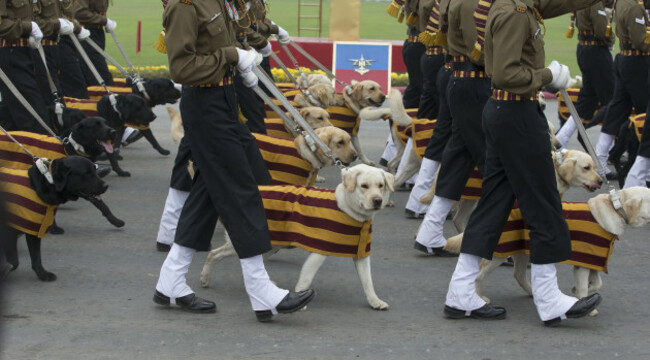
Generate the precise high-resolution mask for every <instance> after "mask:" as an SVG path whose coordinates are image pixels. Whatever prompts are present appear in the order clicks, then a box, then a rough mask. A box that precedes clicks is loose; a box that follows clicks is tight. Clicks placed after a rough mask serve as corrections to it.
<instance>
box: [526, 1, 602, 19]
mask: <svg viewBox="0 0 650 360" xmlns="http://www.w3.org/2000/svg"><path fill="white" fill-rule="evenodd" d="M600 1H601V0H539V5H538V10H539V13H540V14H541V15H542V17H543V18H544V19H550V18H554V17H556V16H560V15H564V14H568V13H570V12H572V11H576V10H581V9H584V8H586V7H588V6H591V5H593V4H595V3H597V2H600Z"/></svg>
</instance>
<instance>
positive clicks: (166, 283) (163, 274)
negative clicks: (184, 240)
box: [156, 244, 196, 304]
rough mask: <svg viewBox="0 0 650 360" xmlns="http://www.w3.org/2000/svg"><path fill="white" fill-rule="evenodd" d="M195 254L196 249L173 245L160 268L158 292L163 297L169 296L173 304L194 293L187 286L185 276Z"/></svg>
mask: <svg viewBox="0 0 650 360" xmlns="http://www.w3.org/2000/svg"><path fill="white" fill-rule="evenodd" d="M195 252H196V250H194V249H190V248H188V247H185V246H181V245H178V244H173V245H172V248H171V249H170V250H169V253H168V254H167V258H166V259H165V262H164V263H163V265H162V267H161V268H160V277H158V284H156V290H158V291H159V292H161V293H162V294H163V295H166V296H169V299H170V302H171V303H172V304H175V303H176V298H179V297H183V296H185V295H189V294H191V293H193V292H194V291H192V289H190V287H189V286H188V285H187V280H186V279H185V274H187V270H188V269H189V267H190V264H191V263H192V257H194V253H195Z"/></svg>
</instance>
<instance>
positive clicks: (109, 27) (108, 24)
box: [104, 18, 117, 33]
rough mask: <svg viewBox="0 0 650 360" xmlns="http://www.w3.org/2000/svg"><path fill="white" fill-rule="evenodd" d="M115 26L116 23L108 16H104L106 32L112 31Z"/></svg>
mask: <svg viewBox="0 0 650 360" xmlns="http://www.w3.org/2000/svg"><path fill="white" fill-rule="evenodd" d="M116 27H117V23H116V22H115V21H113V20H111V19H109V18H106V25H105V26H104V28H105V29H106V32H109V33H110V32H113V30H115V28H116Z"/></svg>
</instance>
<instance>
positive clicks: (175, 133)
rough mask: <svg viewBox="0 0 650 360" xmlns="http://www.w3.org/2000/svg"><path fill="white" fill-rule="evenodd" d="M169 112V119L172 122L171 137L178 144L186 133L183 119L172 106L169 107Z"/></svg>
mask: <svg viewBox="0 0 650 360" xmlns="http://www.w3.org/2000/svg"><path fill="white" fill-rule="evenodd" d="M167 112H168V113H169V119H170V120H171V135H172V140H173V141H174V143H176V144H178V143H180V142H181V139H182V138H183V136H185V132H184V131H183V119H182V118H181V114H179V113H178V111H176V109H174V108H173V107H171V106H167Z"/></svg>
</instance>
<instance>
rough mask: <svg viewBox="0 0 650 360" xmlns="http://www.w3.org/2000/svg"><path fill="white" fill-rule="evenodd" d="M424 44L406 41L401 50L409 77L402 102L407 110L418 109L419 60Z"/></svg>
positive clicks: (420, 72) (420, 84) (419, 88)
mask: <svg viewBox="0 0 650 360" xmlns="http://www.w3.org/2000/svg"><path fill="white" fill-rule="evenodd" d="M425 50H426V49H425V46H424V44H422V43H420V42H417V41H415V42H412V41H409V40H406V41H405V42H404V47H403V48H402V57H403V58H404V64H405V65H406V71H407V72H408V75H409V84H408V86H407V87H406V89H405V90H404V96H403V98H402V101H403V103H404V107H405V108H407V109H415V108H418V107H419V104H420V95H421V94H422V69H421V68H420V58H421V57H422V55H423V54H424V51H425Z"/></svg>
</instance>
